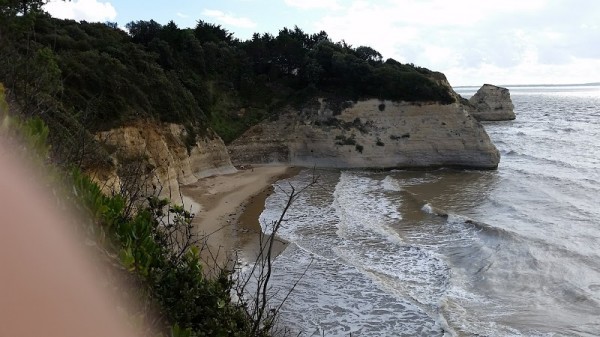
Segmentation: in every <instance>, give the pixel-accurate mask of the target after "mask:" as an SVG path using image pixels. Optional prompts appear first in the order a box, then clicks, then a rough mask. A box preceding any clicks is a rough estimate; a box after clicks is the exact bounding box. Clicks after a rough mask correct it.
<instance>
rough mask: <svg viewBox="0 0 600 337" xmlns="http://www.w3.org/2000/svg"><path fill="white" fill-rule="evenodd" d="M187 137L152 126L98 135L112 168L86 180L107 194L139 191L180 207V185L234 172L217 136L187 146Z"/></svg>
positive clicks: (176, 127)
mask: <svg viewBox="0 0 600 337" xmlns="http://www.w3.org/2000/svg"><path fill="white" fill-rule="evenodd" d="M187 132H188V131H187V130H186V128H185V127H183V126H182V125H180V124H173V123H159V122H151V121H138V122H135V123H132V124H130V125H127V126H123V127H119V128H114V129H111V130H109V131H104V132H100V133H98V134H97V135H96V138H97V140H98V142H99V143H100V144H102V146H103V147H104V148H105V149H106V150H107V151H108V152H109V155H110V160H111V161H112V162H111V163H110V165H108V167H105V168H101V167H94V168H93V169H91V170H90V171H89V172H88V174H89V175H90V176H91V177H93V178H94V179H96V180H97V181H99V182H100V183H101V185H103V186H104V187H105V188H106V189H107V190H113V191H121V190H123V189H127V188H128V187H129V186H131V187H136V186H140V185H141V186H142V189H143V190H142V191H138V192H141V194H142V195H154V194H156V193H158V194H159V195H160V196H162V197H169V198H171V199H173V200H177V201H178V202H179V200H178V199H179V197H180V191H179V186H180V185H186V184H190V183H193V182H196V181H197V180H198V179H199V178H202V177H206V176H210V175H214V174H224V173H231V172H235V168H234V167H233V166H232V165H231V161H230V159H229V155H228V154H227V149H226V147H225V144H224V143H223V141H222V140H221V138H220V137H219V136H217V135H216V134H215V133H214V132H212V131H211V130H207V133H206V134H205V135H203V136H199V137H196V136H193V138H192V140H191V141H186V139H187V137H188V136H189V135H188V134H187ZM186 143H187V144H186ZM138 188H139V187H138ZM126 192H129V191H126Z"/></svg>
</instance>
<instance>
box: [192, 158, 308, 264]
mask: <svg viewBox="0 0 600 337" xmlns="http://www.w3.org/2000/svg"><path fill="white" fill-rule="evenodd" d="M298 171H299V168H294V167H290V166H253V167H247V168H245V169H240V170H238V171H237V172H236V173H232V174H226V175H217V176H211V177H206V178H203V179H200V180H198V181H197V182H196V183H193V184H190V185H186V186H183V187H182V188H181V192H182V194H183V197H184V203H185V206H186V208H188V209H191V210H192V213H194V214H195V215H196V216H195V218H194V220H193V224H194V225H195V228H196V229H197V231H198V233H199V235H200V236H201V237H205V238H206V240H205V241H204V243H205V245H206V248H207V249H205V251H204V254H203V258H204V259H205V260H207V262H208V263H209V264H211V262H217V263H218V264H220V265H222V264H223V263H226V262H227V261H228V260H229V259H231V258H233V256H234V252H235V251H237V252H238V254H243V255H242V257H243V258H245V259H248V260H252V259H253V258H254V257H255V256H256V251H257V248H258V243H259V237H260V236H259V235H260V233H261V230H260V224H259V222H258V217H259V216H260V213H261V212H262V210H263V208H264V203H265V199H266V198H267V197H268V195H269V194H270V193H271V192H272V190H273V188H272V184H273V183H274V182H276V181H277V180H280V179H283V178H286V177H289V176H292V175H295V174H297V173H298ZM277 243H278V244H277V247H276V250H277V251H281V250H282V249H283V248H285V243H284V242H281V241H279V240H278V241H277Z"/></svg>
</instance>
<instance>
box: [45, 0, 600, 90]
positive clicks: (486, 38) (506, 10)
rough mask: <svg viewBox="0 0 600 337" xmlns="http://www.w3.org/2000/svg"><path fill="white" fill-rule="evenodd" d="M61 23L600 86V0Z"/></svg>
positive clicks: (487, 77)
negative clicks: (291, 31)
mask: <svg viewBox="0 0 600 337" xmlns="http://www.w3.org/2000/svg"><path fill="white" fill-rule="evenodd" d="M46 10H47V11H49V12H50V13H51V14H52V15H54V16H56V17H61V18H70V19H76V20H87V21H102V22H104V21H112V22H115V21H116V22H118V23H119V25H120V26H125V24H126V23H127V22H130V21H133V20H150V19H154V20H155V21H158V22H159V23H162V24H165V23H167V22H168V21H169V20H173V21H175V22H176V23H177V24H178V25H179V26H180V27H193V26H194V25H195V23H196V21H197V20H199V19H201V20H204V21H207V22H211V23H216V24H220V25H222V26H223V27H225V28H226V29H227V30H229V31H230V32H233V33H234V34H235V36H236V37H238V38H240V39H247V38H249V37H251V35H252V33H254V32H259V33H264V32H269V33H272V34H274V35H277V32H278V31H279V30H280V29H281V28H283V27H290V28H292V27H293V26H294V25H297V26H298V27H300V28H302V29H303V30H304V31H305V32H307V33H315V32H318V31H320V30H324V31H326V32H327V33H328V34H329V36H330V37H331V38H332V39H333V40H334V41H340V40H342V39H344V40H345V41H346V42H347V43H348V44H351V45H353V46H360V45H367V46H371V47H373V48H374V49H376V50H378V51H379V52H380V53H381V54H383V56H384V58H388V57H391V58H394V59H396V60H398V61H400V62H405V63H414V64H416V65H419V66H424V67H427V68H429V69H432V70H436V71H441V72H443V73H445V74H446V76H447V77H448V79H449V80H450V83H451V84H452V85H454V86H458V85H481V84H483V83H492V84H498V85H500V84H549V83H556V84H566V83H589V82H600V0H503V1H487V0H371V1H366V0H155V1H153V0H72V1H71V2H62V1H58V2H51V3H50V4H48V5H46Z"/></svg>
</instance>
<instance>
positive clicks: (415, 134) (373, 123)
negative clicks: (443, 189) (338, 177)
mask: <svg viewBox="0 0 600 337" xmlns="http://www.w3.org/2000/svg"><path fill="white" fill-rule="evenodd" d="M228 149H229V153H230V156H231V159H232V162H233V163H234V164H235V165H242V164H252V163H285V164H292V165H298V166H306V167H312V166H317V167H332V168H427V167H462V168H477V169H495V168H497V166H498V162H499V160H500V155H499V152H498V150H497V149H496V147H495V146H494V145H493V144H492V142H491V141H490V139H489V137H488V135H487V133H486V132H485V130H484V129H483V126H482V125H481V124H480V123H479V122H478V121H477V120H476V119H475V118H473V117H472V116H471V115H470V114H469V113H468V112H467V111H466V110H465V108H464V106H463V105H462V104H459V103H453V104H445V105H444V104H438V103H407V102H393V101H387V100H377V99H370V100H364V101H358V102H351V101H346V102H341V103H340V102H330V101H327V100H325V99H319V100H318V102H315V103H314V104H313V105H312V106H310V107H305V108H303V109H300V110H297V109H288V110H287V111H283V112H282V113H281V114H280V115H279V118H278V119H277V120H270V121H264V122H262V123H260V124H259V125H256V126H254V127H252V128H250V129H249V130H248V131H246V132H245V133H244V134H243V135H242V136H241V137H240V138H238V139H237V140H235V141H234V142H233V143H232V144H230V146H228Z"/></svg>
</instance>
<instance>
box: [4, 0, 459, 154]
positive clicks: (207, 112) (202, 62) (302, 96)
mask: <svg viewBox="0 0 600 337" xmlns="http://www.w3.org/2000/svg"><path fill="white" fill-rule="evenodd" d="M11 2H15V3H21V2H20V1H7V0H4V1H3V2H0V7H1V8H0V15H1V17H2V20H1V22H0V81H2V82H4V83H5V85H6V86H7V88H8V90H9V92H10V94H11V99H13V100H14V101H15V102H16V103H18V104H19V106H20V107H21V109H22V110H23V111H25V112H26V113H28V114H31V115H40V116H42V118H43V119H44V120H45V121H46V123H47V124H48V125H49V126H50V128H51V131H52V132H51V134H52V135H53V136H51V141H52V143H53V144H56V145H55V147H58V148H61V149H65V151H63V152H65V153H69V156H70V157H69V158H67V159H66V160H67V161H74V160H81V158H80V157H81V156H82V154H81V153H79V152H81V147H82V143H85V144H88V145H89V144H91V143H92V142H93V141H92V140H93V139H92V138H90V135H91V134H93V133H94V132H96V131H99V130H103V129H108V128H111V127H116V126H120V125H123V124H125V123H127V121H129V120H133V119H138V118H155V119H157V120H161V121H165V122H177V123H182V124H185V125H186V126H187V127H188V130H190V131H191V133H192V134H193V135H196V134H197V133H198V132H202V130H203V129H206V127H207V126H210V127H212V128H213V129H214V130H215V131H216V132H217V133H218V134H219V135H220V136H221V137H222V138H223V139H224V140H225V141H226V142H229V141H231V140H233V139H235V138H236V137H237V136H238V135H240V134H241V133H242V132H243V131H244V130H246V129H247V128H248V127H249V126H251V125H253V124H255V123H257V122H258V121H260V120H262V119H264V118H268V117H270V116H272V114H273V113H274V112H275V111H277V110H278V108H281V107H282V106H285V105H288V104H294V103H295V104H302V103H303V102H306V101H307V100H309V99H311V98H314V97H316V96H325V97H335V98H336V99H353V100H356V99H360V98H363V97H378V98H382V99H391V100H404V101H436V102H441V103H450V102H452V100H453V99H452V97H451V96H450V95H449V93H448V91H447V89H446V88H445V87H443V86H441V85H439V84H438V83H436V81H435V79H436V78H439V77H440V76H443V75H441V74H439V73H434V72H431V71H429V70H427V69H425V68H420V67H416V66H414V65H412V64H402V63H400V62H397V61H395V60H393V59H387V60H385V61H384V60H383V58H382V55H381V54H380V53H379V52H377V51H376V50H374V49H372V48H370V47H365V46H360V47H356V48H355V47H353V46H350V45H347V44H346V43H345V42H343V41H342V42H333V41H332V40H331V39H330V38H329V36H328V35H327V33H326V32H320V33H318V34H307V33H305V32H303V31H302V30H301V29H300V28H298V27H295V28H294V29H288V28H284V29H282V30H281V31H279V34H278V35H277V36H273V35H271V34H262V35H261V34H258V33H257V34H254V36H253V37H252V38H251V39H249V40H246V41H242V40H239V39H237V38H235V37H234V36H233V34H232V33H230V32H228V31H227V30H226V29H224V28H222V27H221V26H219V25H214V24H211V23H207V22H203V21H199V22H198V24H197V25H196V27H195V28H179V27H178V26H177V25H176V24H175V23H173V22H169V23H168V24H166V25H161V24H159V23H157V22H155V21H136V22H131V23H129V24H128V25H127V32H126V31H123V30H121V29H119V28H118V27H117V25H116V24H113V23H88V22H76V21H72V20H59V19H54V18H51V17H50V16H49V15H48V14H46V13H43V12H42V11H41V10H40V8H39V6H37V7H32V8H27V7H25V9H22V8H20V7H18V6H17V7H16V8H13V9H12V10H11V8H9V7H10V6H9V5H7V4H6V3H8V4H10V3H11ZM27 2H28V1H25V2H24V3H27ZM29 2H32V3H36V1H29ZM37 2H40V1H37ZM27 9H29V10H28V11H27ZM25 11H27V12H26V13H24V12H25ZM24 14H25V15H24ZM86 139H87V140H86ZM92 148H93V146H91V145H90V146H88V150H89V151H92ZM66 149H69V151H66ZM73 149H76V150H77V151H73ZM55 150H58V149H55ZM89 151H88V152H89ZM73 153H77V154H75V155H74V154H73ZM96 157H97V156H96Z"/></svg>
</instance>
